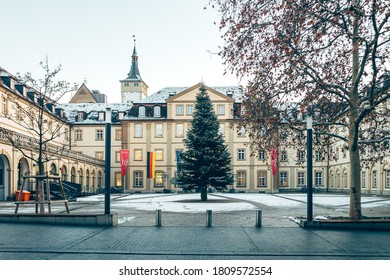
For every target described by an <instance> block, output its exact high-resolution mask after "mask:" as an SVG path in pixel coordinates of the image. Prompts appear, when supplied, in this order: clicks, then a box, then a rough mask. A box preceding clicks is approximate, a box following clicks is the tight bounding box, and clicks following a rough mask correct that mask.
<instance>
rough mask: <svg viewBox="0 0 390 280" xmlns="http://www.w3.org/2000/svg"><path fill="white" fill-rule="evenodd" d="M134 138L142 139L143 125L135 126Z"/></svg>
mask: <svg viewBox="0 0 390 280" xmlns="http://www.w3.org/2000/svg"><path fill="white" fill-rule="evenodd" d="M134 137H135V138H142V124H140V123H137V124H136V125H135V126H134Z"/></svg>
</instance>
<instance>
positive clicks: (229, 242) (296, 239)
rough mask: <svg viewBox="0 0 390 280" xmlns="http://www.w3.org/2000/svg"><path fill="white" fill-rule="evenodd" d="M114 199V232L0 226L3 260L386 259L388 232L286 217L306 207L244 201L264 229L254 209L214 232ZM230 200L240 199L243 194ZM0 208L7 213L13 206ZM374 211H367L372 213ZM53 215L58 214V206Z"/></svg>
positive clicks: (223, 215)
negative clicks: (305, 225)
mask: <svg viewBox="0 0 390 280" xmlns="http://www.w3.org/2000/svg"><path fill="white" fill-rule="evenodd" d="M128 198H129V199H130V198H131V199H132V197H131V196H129V197H128ZM284 198H285V199H290V200H291V199H296V197H294V196H285V197H284ZM113 199H114V200H113V203H112V212H118V213H119V216H120V225H119V226H117V227H109V228H96V227H75V226H53V225H31V224H0V259H1V260H7V259H11V260H21V259H29V260H30V259H37V260H42V259H53V260H64V259H72V260H83V259H93V260H99V259H118V260H124V259H134V260H141V259H149V260H153V259H163V260H164V259H165V260H169V259H175V260H193V259H198V260H199V259H200V260H204V259H237V260H238V259H268V260H280V259H283V260H284V259H299V260H304V259H331V260H333V259H343V260H351V259H352V260H356V259H364V260H369V259H382V260H389V259H390V234H389V232H388V231H387V232H386V231H357V230H316V229H302V228H300V227H299V226H298V225H297V224H296V223H295V222H294V221H292V220H291V218H290V217H292V216H297V215H298V216H299V215H302V214H303V215H304V214H305V207H306V206H305V204H304V203H302V205H300V204H299V203H298V204H297V205H298V206H296V205H295V206H294V207H291V206H290V207H276V206H272V207H271V206H269V205H268V206H267V205H265V204H261V203H260V204H259V203H256V202H253V201H247V202H248V203H252V204H253V205H254V206H255V207H256V208H258V207H261V208H262V209H263V223H262V227H261V228H256V227H255V216H256V215H255V211H251V210H246V211H232V212H218V213H214V214H213V227H211V228H207V227H205V224H206V217H205V216H206V215H205V213H173V212H166V213H165V212H164V213H163V219H162V224H163V226H162V227H155V226H154V225H155V213H154V212H153V211H145V210H139V209H135V208H129V207H125V206H126V204H125V206H124V204H123V199H127V198H126V196H113ZM229 199H230V201H243V200H245V196H234V197H230V198H229ZM386 199H389V198H381V200H386ZM116 200H122V203H118V204H116V203H115V201H116ZM297 201H299V200H297ZM299 205H300V206H299ZM0 207H1V209H2V211H3V212H4V211H6V209H7V207H11V205H10V204H9V203H8V204H3V205H0ZM71 209H72V212H73V213H77V212H80V213H86V212H99V211H102V203H101V202H96V201H79V202H76V203H72V204H71ZM372 209H374V210H375V209H376V210H375V211H377V210H378V211H379V213H381V214H383V211H386V210H384V209H383V207H381V208H372ZM372 209H371V211H369V212H371V213H372V214H376V212H375V211H373V210H372ZM379 209H380V210H379ZM366 210H367V209H366ZM55 211H57V212H60V211H63V209H61V208H60V207H59V206H58V207H57V208H55ZM314 211H315V213H328V214H329V213H336V214H340V209H339V207H336V206H334V207H331V206H326V205H320V204H317V205H316V206H315V208H314Z"/></svg>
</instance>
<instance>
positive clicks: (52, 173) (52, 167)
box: [50, 163, 57, 175]
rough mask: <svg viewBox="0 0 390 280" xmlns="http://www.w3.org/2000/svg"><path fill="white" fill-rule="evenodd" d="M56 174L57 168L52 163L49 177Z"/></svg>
mask: <svg viewBox="0 0 390 280" xmlns="http://www.w3.org/2000/svg"><path fill="white" fill-rule="evenodd" d="M56 174H57V167H56V165H55V164H54V163H52V164H51V165H50V175H56Z"/></svg>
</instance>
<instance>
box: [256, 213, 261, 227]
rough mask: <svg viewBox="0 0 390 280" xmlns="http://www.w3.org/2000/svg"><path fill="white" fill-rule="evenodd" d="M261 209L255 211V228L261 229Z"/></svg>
mask: <svg viewBox="0 0 390 280" xmlns="http://www.w3.org/2000/svg"><path fill="white" fill-rule="evenodd" d="M261 214H262V211H261V209H257V211H256V227H261Z"/></svg>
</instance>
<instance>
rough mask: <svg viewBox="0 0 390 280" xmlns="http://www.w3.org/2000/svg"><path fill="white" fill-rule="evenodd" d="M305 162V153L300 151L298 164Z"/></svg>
mask: <svg viewBox="0 0 390 280" xmlns="http://www.w3.org/2000/svg"><path fill="white" fill-rule="evenodd" d="M304 161H305V151H298V162H304Z"/></svg>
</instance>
